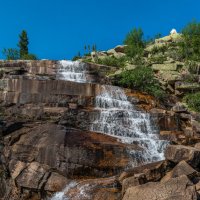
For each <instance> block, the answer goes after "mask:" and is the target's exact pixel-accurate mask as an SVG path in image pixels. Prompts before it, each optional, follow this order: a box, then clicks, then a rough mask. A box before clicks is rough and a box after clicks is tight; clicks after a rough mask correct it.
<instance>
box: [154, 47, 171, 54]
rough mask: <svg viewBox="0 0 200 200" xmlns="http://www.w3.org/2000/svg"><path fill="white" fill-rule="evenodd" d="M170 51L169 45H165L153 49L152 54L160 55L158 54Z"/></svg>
mask: <svg viewBox="0 0 200 200" xmlns="http://www.w3.org/2000/svg"><path fill="white" fill-rule="evenodd" d="M167 49H168V46H167V45H163V46H156V45H155V46H154V47H153V49H152V50H151V53H152V54H158V53H162V54H164V53H165V52H166V51H167Z"/></svg>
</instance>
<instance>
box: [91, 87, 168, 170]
mask: <svg viewBox="0 0 200 200" xmlns="http://www.w3.org/2000/svg"><path fill="white" fill-rule="evenodd" d="M95 106H96V107H95V110H96V112H95V113H94V114H93V115H91V120H90V121H91V127H90V130H91V131H95V132H100V133H104V134H107V135H110V136H113V137H117V138H118V139H119V140H120V141H121V142H123V143H128V144H134V145H136V146H138V148H137V149H136V150H135V151H134V150H131V151H130V155H131V156H132V158H133V161H132V163H131V165H132V166H138V165H140V164H145V163H149V162H155V161H159V160H163V159H164V154H163V151H164V147H165V146H166V141H162V140H159V138H158V129H157V127H156V126H155V125H154V123H153V119H151V116H150V115H149V114H148V113H144V112H141V111H137V110H136V109H135V108H134V106H133V105H132V104H131V103H130V102H129V101H128V100H127V97H126V95H125V93H124V91H123V90H122V89H120V88H119V87H114V86H102V90H101V92H100V94H99V95H98V96H97V97H96V101H95Z"/></svg>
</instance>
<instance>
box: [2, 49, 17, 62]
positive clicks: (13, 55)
mask: <svg viewBox="0 0 200 200" xmlns="http://www.w3.org/2000/svg"><path fill="white" fill-rule="evenodd" d="M2 53H3V54H4V56H5V57H6V60H17V59H19V57H20V56H19V51H18V50H17V49H13V48H8V49H3V51H2Z"/></svg>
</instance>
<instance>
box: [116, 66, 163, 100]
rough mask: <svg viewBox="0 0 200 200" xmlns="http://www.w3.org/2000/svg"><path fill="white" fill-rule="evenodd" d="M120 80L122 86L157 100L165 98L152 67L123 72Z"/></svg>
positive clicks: (140, 67) (141, 67) (139, 67)
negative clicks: (149, 95) (144, 93)
mask: <svg viewBox="0 0 200 200" xmlns="http://www.w3.org/2000/svg"><path fill="white" fill-rule="evenodd" d="M119 78H120V81H119V83H120V85H122V86H124V87H128V88H131V89H137V90H141V91H144V92H147V93H149V94H151V95H153V96H155V97H157V98H163V97H164V96H165V95H164V91H163V90H162V89H161V87H160V84H159V82H158V80H156V79H155V77H154V72H153V70H152V69H151V68H150V67H144V66H138V67H136V68H135V69H133V70H127V71H124V72H122V73H121V75H120V77H119Z"/></svg>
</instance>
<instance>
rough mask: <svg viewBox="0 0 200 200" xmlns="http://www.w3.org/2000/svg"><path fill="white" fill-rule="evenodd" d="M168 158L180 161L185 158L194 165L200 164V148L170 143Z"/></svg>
mask: <svg viewBox="0 0 200 200" xmlns="http://www.w3.org/2000/svg"><path fill="white" fill-rule="evenodd" d="M165 157H166V159H167V160H169V161H172V162H174V163H179V162H180V161H182V160H184V161H186V162H187V163H188V164H189V165H191V166H192V167H194V168H195V167H199V166H200V150H199V149H197V148H194V147H189V146H183V145H169V146H168V147H167V149H166V151H165Z"/></svg>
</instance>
